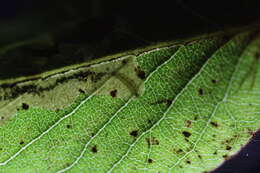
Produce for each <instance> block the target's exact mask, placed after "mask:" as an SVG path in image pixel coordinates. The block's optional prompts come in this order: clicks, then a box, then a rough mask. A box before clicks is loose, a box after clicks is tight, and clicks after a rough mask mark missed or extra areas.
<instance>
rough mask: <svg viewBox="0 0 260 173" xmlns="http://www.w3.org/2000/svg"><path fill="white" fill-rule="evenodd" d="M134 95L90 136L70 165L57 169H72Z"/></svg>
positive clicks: (60, 172) (59, 172) (58, 172)
mask: <svg viewBox="0 0 260 173" xmlns="http://www.w3.org/2000/svg"><path fill="white" fill-rule="evenodd" d="M134 97H135V96H132V97H131V98H130V99H129V100H128V101H127V102H126V103H125V104H124V105H123V106H122V107H121V108H120V109H118V111H117V112H116V113H115V114H114V115H113V116H112V117H111V118H110V119H109V120H108V121H107V122H106V123H105V124H104V126H103V127H102V128H100V129H99V130H98V132H97V133H96V134H95V135H94V136H93V137H91V138H90V140H89V141H88V142H87V143H86V144H85V146H84V149H83V150H82V151H81V153H80V155H79V156H78V157H77V159H76V160H75V161H74V162H73V163H72V164H71V165H70V166H68V167H66V168H64V169H62V170H59V171H57V173H62V172H65V171H67V170H69V169H71V168H72V167H73V166H74V165H76V164H77V163H78V162H79V160H80V159H81V158H82V157H83V155H84V154H85V152H86V150H87V147H88V146H89V144H90V143H91V142H92V141H93V140H94V139H95V138H96V137H97V136H98V135H99V134H100V133H101V132H102V131H103V130H104V129H105V128H106V127H107V126H108V125H109V124H110V123H111V122H112V121H113V120H114V119H115V117H116V116H117V115H118V113H120V112H121V111H122V110H123V109H124V108H125V107H127V106H128V104H129V103H130V102H131V101H132V100H133V98H134Z"/></svg>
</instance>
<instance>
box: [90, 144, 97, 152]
mask: <svg viewBox="0 0 260 173" xmlns="http://www.w3.org/2000/svg"><path fill="white" fill-rule="evenodd" d="M91 151H92V153H97V152H98V150H97V146H96V145H94V146H93V147H92V148H91Z"/></svg>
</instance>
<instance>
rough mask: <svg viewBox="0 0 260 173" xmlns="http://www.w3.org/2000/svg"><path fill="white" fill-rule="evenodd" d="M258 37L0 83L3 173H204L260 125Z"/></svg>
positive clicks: (210, 41)
mask: <svg viewBox="0 0 260 173" xmlns="http://www.w3.org/2000/svg"><path fill="white" fill-rule="evenodd" d="M259 45H260V39H257V37H256V36H254V37H252V32H246V33H241V34H237V35H235V36H232V37H221V36H217V37H211V38H207V39H201V40H200V39H198V40H196V41H193V42H190V43H186V44H176V45H169V46H167V47H163V48H158V49H153V50H151V51H148V52H143V53H141V54H137V55H136V54H134V55H129V56H123V57H119V58H115V59H113V60H110V61H104V62H100V63H96V64H93V65H89V66H82V67H79V68H77V69H71V70H68V71H66V72H62V73H55V74H52V75H49V76H47V77H46V76H45V77H42V78H37V79H34V80H24V81H16V82H13V83H5V82H4V81H0V92H1V93H0V114H1V119H2V120H1V126H0V172H3V173H5V172H7V173H9V172H26V173H29V172H174V173H175V172H176V173H181V172H185V173H187V172H192V173H196V172H207V171H210V170H212V169H214V168H216V167H217V166H219V165H220V164H221V163H222V162H223V161H225V160H227V159H229V158H230V156H232V155H234V154H235V153H237V152H238V151H239V150H240V149H241V147H242V146H244V145H245V144H246V143H247V142H248V141H249V139H250V138H251V137H252V134H253V133H254V132H256V131H257V130H258V129H259V127H260V126H259V124H260V99H259V98H260V73H259V70H260V65H258V64H259Z"/></svg>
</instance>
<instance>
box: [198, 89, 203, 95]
mask: <svg viewBox="0 0 260 173" xmlns="http://www.w3.org/2000/svg"><path fill="white" fill-rule="evenodd" d="M198 92H199V95H201V96H202V95H204V91H203V89H202V88H200V89H199V90H198Z"/></svg>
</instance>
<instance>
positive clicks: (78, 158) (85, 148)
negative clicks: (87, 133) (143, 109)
mask: <svg viewBox="0 0 260 173" xmlns="http://www.w3.org/2000/svg"><path fill="white" fill-rule="evenodd" d="M178 51H179V48H178V50H177V51H176V52H175V53H174V54H173V55H172V56H171V57H170V58H169V59H168V60H167V61H165V62H164V63H162V64H161V65H159V66H158V67H157V68H156V69H155V70H154V71H153V72H151V73H150V74H149V76H148V77H147V79H146V80H145V81H144V83H146V82H147V81H149V79H150V78H151V76H153V74H154V73H155V72H157V71H158V70H159V69H160V68H162V66H164V65H165V64H167V63H168V62H169V61H171V59H172V58H173V57H174V55H175V54H176V53H177V52H178ZM133 98H134V96H132V97H131V98H130V99H129V100H128V101H127V102H126V103H125V104H124V105H123V106H122V107H121V108H120V109H119V110H118V111H117V112H116V113H115V114H114V115H113V116H112V117H111V118H110V119H109V120H108V122H107V123H106V124H105V125H104V126H103V127H102V128H101V129H99V130H98V132H97V133H96V134H95V135H94V136H93V137H92V138H91V139H90V140H89V141H88V142H87V143H86V144H85V146H84V149H83V150H82V152H81V153H80V155H79V156H78V157H77V158H76V160H75V161H74V162H73V163H72V164H71V165H69V166H68V167H66V168H64V169H62V170H59V171H57V173H62V172H65V171H68V170H69V169H71V168H72V167H73V166H75V165H76V164H77V163H78V162H79V160H80V159H81V158H82V157H83V155H84V154H85V152H86V150H87V147H88V145H89V144H90V143H91V142H92V141H93V140H94V138H96V137H97V136H98V135H99V134H100V133H101V132H102V131H103V130H104V129H105V128H106V127H107V126H108V125H109V124H110V123H111V122H112V121H113V120H114V119H115V117H116V116H117V115H118V113H120V112H121V111H122V110H123V109H124V108H125V107H126V106H128V104H129V103H130V102H131V101H132V100H133Z"/></svg>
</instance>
